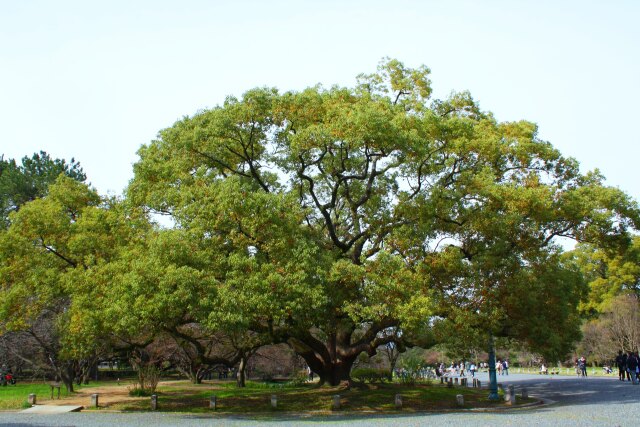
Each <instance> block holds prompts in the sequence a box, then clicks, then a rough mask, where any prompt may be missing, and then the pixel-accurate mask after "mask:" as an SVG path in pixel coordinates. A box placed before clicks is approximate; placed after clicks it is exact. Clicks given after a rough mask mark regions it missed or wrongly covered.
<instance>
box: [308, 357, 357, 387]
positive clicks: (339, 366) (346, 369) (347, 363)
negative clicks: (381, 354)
mask: <svg viewBox="0 0 640 427" xmlns="http://www.w3.org/2000/svg"><path fill="white" fill-rule="evenodd" d="M355 360H356V358H355V357H354V358H349V359H345V360H341V361H340V362H337V363H330V364H327V365H326V366H324V367H323V369H321V370H320V371H319V372H316V373H317V374H318V376H319V377H320V384H321V385H324V384H327V385H331V386H337V385H340V384H341V383H343V382H345V381H346V382H348V383H349V384H351V367H352V366H353V363H354V362H355Z"/></svg>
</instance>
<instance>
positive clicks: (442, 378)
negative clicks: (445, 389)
mask: <svg viewBox="0 0 640 427" xmlns="http://www.w3.org/2000/svg"><path fill="white" fill-rule="evenodd" d="M440 384H444V376H442V377H440Z"/></svg>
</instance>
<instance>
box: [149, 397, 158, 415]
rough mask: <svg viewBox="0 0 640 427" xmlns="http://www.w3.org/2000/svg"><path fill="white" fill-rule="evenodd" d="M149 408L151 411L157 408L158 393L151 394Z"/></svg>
mask: <svg viewBox="0 0 640 427" xmlns="http://www.w3.org/2000/svg"><path fill="white" fill-rule="evenodd" d="M151 410H152V411H157V410H158V395H157V394H152V395H151Z"/></svg>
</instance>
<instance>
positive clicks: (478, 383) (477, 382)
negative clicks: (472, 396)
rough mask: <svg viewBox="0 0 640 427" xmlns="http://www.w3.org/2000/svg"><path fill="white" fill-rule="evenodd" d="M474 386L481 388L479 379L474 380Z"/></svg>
mask: <svg viewBox="0 0 640 427" xmlns="http://www.w3.org/2000/svg"><path fill="white" fill-rule="evenodd" d="M476 386H477V387H478V388H482V385H481V383H480V380H477V381H476Z"/></svg>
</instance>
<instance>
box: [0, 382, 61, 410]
mask: <svg viewBox="0 0 640 427" xmlns="http://www.w3.org/2000/svg"><path fill="white" fill-rule="evenodd" d="M31 393H35V394H36V396H37V397H40V396H42V397H44V396H47V397H48V396H50V393H51V389H50V388H49V385H48V384H47V383H30V384H25V383H18V384H16V385H15V386H13V385H8V386H6V387H0V409H20V408H29V407H30V406H31V405H29V404H28V403H27V398H28V397H29V395H30V394H31ZM57 393H58V392H57V390H56V397H57ZM67 395H68V393H67V390H65V388H64V386H62V387H60V397H66V396H67Z"/></svg>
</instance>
